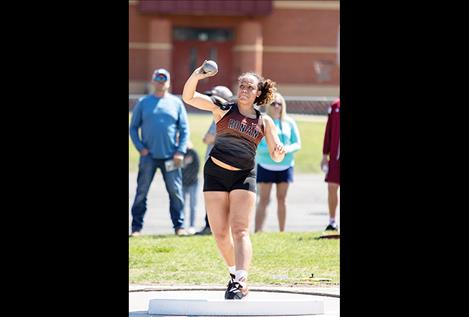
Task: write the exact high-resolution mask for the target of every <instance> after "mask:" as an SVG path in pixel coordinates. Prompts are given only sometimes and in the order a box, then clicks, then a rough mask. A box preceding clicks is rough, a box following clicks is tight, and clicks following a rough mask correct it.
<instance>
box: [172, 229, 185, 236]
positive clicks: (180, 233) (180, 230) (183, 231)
mask: <svg viewBox="0 0 469 317" xmlns="http://www.w3.org/2000/svg"><path fill="white" fill-rule="evenodd" d="M174 234H175V235H177V236H187V231H186V230H184V228H178V229H176V230H174Z"/></svg>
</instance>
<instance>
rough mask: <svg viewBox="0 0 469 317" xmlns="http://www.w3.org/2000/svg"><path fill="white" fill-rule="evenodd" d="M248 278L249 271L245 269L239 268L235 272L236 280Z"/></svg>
mask: <svg viewBox="0 0 469 317" xmlns="http://www.w3.org/2000/svg"><path fill="white" fill-rule="evenodd" d="M247 279H248V272H247V271H245V270H237V271H236V273H235V279H234V280H235V282H246V280H247Z"/></svg>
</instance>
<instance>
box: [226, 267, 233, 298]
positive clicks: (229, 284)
mask: <svg viewBox="0 0 469 317" xmlns="http://www.w3.org/2000/svg"><path fill="white" fill-rule="evenodd" d="M234 279H235V275H234V274H231V273H230V280H229V281H228V285H227V286H226V291H225V299H228V292H229V290H230V289H231V288H232V287H233V283H234Z"/></svg>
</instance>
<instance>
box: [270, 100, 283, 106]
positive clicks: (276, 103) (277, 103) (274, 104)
mask: <svg viewBox="0 0 469 317" xmlns="http://www.w3.org/2000/svg"><path fill="white" fill-rule="evenodd" d="M270 105H271V106H272V107H276V106H279V107H281V106H282V103H281V102H276V101H274V102H272V103H271V104H270Z"/></svg>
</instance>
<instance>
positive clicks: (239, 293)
mask: <svg viewBox="0 0 469 317" xmlns="http://www.w3.org/2000/svg"><path fill="white" fill-rule="evenodd" d="M227 291H228V292H227V294H226V295H225V299H242V298H243V297H246V296H247V295H248V292H249V290H248V288H247V286H246V285H244V286H243V285H241V284H240V283H239V282H234V283H233V285H232V286H231V288H230V289H228V290H227Z"/></svg>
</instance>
